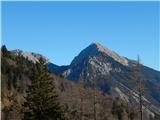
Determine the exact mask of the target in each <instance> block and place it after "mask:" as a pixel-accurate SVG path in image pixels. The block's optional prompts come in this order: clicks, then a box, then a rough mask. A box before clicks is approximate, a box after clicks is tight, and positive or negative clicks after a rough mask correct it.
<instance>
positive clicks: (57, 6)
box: [2, 2, 160, 70]
mask: <svg viewBox="0 0 160 120" xmlns="http://www.w3.org/2000/svg"><path fill="white" fill-rule="evenodd" d="M159 15H160V13H159V3H158V2H2V44H5V45H6V46H7V48H8V49H10V50H12V49H17V48H19V49H22V50H24V51H32V52H36V53H41V54H43V55H44V56H47V57H48V58H49V59H50V61H51V62H53V63H55V64H58V65H67V64H70V62H71V61H72V59H73V58H74V57H75V56H76V55H77V54H78V53H79V52H80V51H81V50H82V49H84V48H85V47H87V46H88V45H89V44H91V43H92V42H95V41H96V42H100V43H101V44H103V45H104V46H106V47H108V48H109V49H111V50H113V51H115V52H117V53H118V54H120V55H122V56H125V57H128V58H130V59H136V57H137V54H139V55H140V58H141V62H142V63H143V64H144V65H146V66H149V67H151V68H154V69H156V70H160V65H159V50H160V49H159V18H158V16H159Z"/></svg>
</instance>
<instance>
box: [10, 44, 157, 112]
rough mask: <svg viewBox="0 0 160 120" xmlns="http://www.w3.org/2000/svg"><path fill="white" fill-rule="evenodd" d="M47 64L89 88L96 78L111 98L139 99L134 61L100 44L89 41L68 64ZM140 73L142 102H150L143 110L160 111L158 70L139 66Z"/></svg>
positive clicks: (33, 57) (35, 58) (35, 59)
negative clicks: (142, 82)
mask: <svg viewBox="0 0 160 120" xmlns="http://www.w3.org/2000/svg"><path fill="white" fill-rule="evenodd" d="M13 52H14V54H17V55H23V56H24V57H25V58H27V59H28V60H30V61H33V62H34V63H35V62H38V59H39V56H41V55H40V54H35V53H27V52H25V53H23V52H22V51H19V50H15V51H13ZM43 58H44V59H46V58H45V57H43ZM46 64H47V65H48V68H49V70H50V71H52V72H56V73H58V74H61V75H63V76H64V77H65V78H66V79H68V80H71V81H74V82H76V83H78V82H79V80H81V79H83V81H84V83H85V84H86V85H88V86H90V87H91V85H92V82H93V79H95V80H96V86H97V87H98V88H100V89H101V90H102V91H103V92H104V93H107V94H108V95H110V96H112V97H114V96H117V95H119V96H120V97H121V99H123V100H125V101H129V102H138V100H137V95H138V92H137V90H136V87H137V84H136V80H135V78H134V68H135V66H136V64H137V62H136V61H135V60H130V59H128V58H126V57H122V56H120V55H118V54H117V53H115V52H114V51H111V50H109V49H108V48H106V47H104V46H103V45H101V44H100V43H92V44H91V45H89V46H88V47H87V48H85V49H84V50H82V51H81V52H80V53H79V55H78V56H76V57H75V58H74V59H73V61H72V62H71V64H70V65H68V66H58V65H55V64H53V63H50V62H47V63H46ZM139 74H140V75H141V76H142V78H143V80H144V87H145V89H146V93H147V94H144V96H143V101H144V102H145V103H146V104H149V106H148V108H146V109H148V111H149V112H151V113H152V112H153V111H154V112H157V113H160V72H159V71H156V70H154V69H152V68H149V67H147V66H144V65H141V67H140V72H139ZM130 93H132V96H130Z"/></svg>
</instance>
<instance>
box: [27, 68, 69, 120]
mask: <svg viewBox="0 0 160 120" xmlns="http://www.w3.org/2000/svg"><path fill="white" fill-rule="evenodd" d="M33 72H34V73H36V75H35V76H33V80H32V85H31V86H30V87H29V90H28V95H27V97H26V102H25V103H24V106H25V112H24V120H66V118H65V114H64V111H63V110H62V108H61V106H60V104H59V102H58V98H57V97H58V95H57V93H56V91H55V86H54V84H53V81H52V80H51V79H50V75H49V73H48V70H47V68H46V67H44V66H43V65H37V71H33Z"/></svg>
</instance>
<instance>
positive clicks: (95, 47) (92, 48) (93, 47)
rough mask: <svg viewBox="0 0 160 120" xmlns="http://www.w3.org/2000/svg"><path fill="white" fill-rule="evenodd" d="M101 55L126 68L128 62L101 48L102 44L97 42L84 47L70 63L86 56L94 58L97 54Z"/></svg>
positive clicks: (105, 48) (103, 47)
mask: <svg viewBox="0 0 160 120" xmlns="http://www.w3.org/2000/svg"><path fill="white" fill-rule="evenodd" d="M99 53H102V54H104V55H106V56H108V57H111V58H113V59H114V60H115V61H117V62H119V63H121V64H123V65H125V66H127V65H128V60H127V59H125V58H124V57H122V56H119V55H118V54H117V53H115V52H114V51H111V50H110V49H108V48H107V47H105V46H103V45H102V44H100V43H98V42H93V43H91V44H90V45H89V46H88V47H86V48H85V49H84V50H82V51H81V52H80V54H79V55H78V56H77V57H75V59H74V60H73V61H72V63H75V62H77V61H80V60H81V59H83V58H85V57H88V56H96V55H97V54H99Z"/></svg>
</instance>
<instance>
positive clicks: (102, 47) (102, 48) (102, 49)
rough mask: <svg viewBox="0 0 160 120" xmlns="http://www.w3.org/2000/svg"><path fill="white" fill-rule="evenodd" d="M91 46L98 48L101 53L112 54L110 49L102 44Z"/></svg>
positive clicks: (96, 43) (94, 43) (95, 43)
mask: <svg viewBox="0 0 160 120" xmlns="http://www.w3.org/2000/svg"><path fill="white" fill-rule="evenodd" d="M90 46H95V47H96V48H97V50H98V51H101V52H105V53H107V52H112V51H110V50H109V49H108V48H106V47H105V46H103V45H102V44H100V43H99V42H93V43H92V44H91V45H90Z"/></svg>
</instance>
